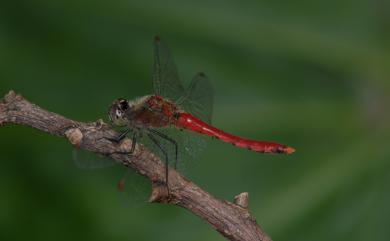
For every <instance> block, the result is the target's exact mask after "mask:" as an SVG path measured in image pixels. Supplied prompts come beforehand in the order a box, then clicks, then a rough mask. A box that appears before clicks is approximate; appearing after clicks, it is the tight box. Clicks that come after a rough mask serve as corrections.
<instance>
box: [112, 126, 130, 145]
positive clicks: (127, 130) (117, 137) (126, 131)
mask: <svg viewBox="0 0 390 241" xmlns="http://www.w3.org/2000/svg"><path fill="white" fill-rule="evenodd" d="M130 131H132V129H130V128H129V129H126V130H125V131H123V132H122V133H121V134H119V135H118V136H116V137H114V138H107V139H108V140H110V141H113V142H116V143H119V142H120V141H121V140H123V139H125V137H126V136H127V134H129V132H130ZM133 136H134V135H133Z"/></svg>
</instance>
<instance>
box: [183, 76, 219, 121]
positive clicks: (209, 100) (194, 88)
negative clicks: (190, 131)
mask: <svg viewBox="0 0 390 241" xmlns="http://www.w3.org/2000/svg"><path fill="white" fill-rule="evenodd" d="M213 102H214V91H213V87H212V86H211V83H210V81H209V79H208V78H207V76H206V75H205V74H204V73H198V74H197V75H195V77H194V78H193V79H192V82H191V84H190V85H189V87H188V89H187V90H186V92H185V95H184V96H183V97H182V98H181V99H180V100H178V105H180V106H181V107H183V109H184V110H185V111H187V112H189V113H191V114H193V115H194V116H195V117H197V118H199V119H201V120H202V121H204V122H206V123H208V124H211V118H212V113H213Z"/></svg>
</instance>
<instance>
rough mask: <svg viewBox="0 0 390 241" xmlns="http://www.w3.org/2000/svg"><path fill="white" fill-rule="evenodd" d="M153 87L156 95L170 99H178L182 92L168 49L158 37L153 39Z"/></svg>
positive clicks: (182, 88)
mask: <svg viewBox="0 0 390 241" xmlns="http://www.w3.org/2000/svg"><path fill="white" fill-rule="evenodd" d="M153 87H154V92H155V94H156V95H159V96H162V97H166V98H168V99H170V100H171V101H176V100H178V99H179V97H181V96H182V95H183V93H184V87H183V85H182V84H181V81H180V79H179V75H178V73H177V69H176V65H175V62H174V61H173V57H172V55H171V53H170V50H169V48H168V47H167V46H166V45H165V44H164V43H163V42H162V41H161V40H160V38H159V37H155V39H154V73H153Z"/></svg>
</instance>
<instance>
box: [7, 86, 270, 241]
mask: <svg viewBox="0 0 390 241" xmlns="http://www.w3.org/2000/svg"><path fill="white" fill-rule="evenodd" d="M5 124H19V125H26V126H30V127H33V128H35V129H38V130H41V131H44V132H47V133H49V134H51V135H56V136H60V137H65V138H67V139H68V140H69V141H70V142H71V143H72V144H73V145H74V146H75V147H76V148H82V149H86V150H88V151H92V152H95V153H98V154H101V155H106V156H108V157H110V158H112V159H114V160H115V161H117V162H119V163H121V164H123V165H124V166H126V167H130V168H133V169H134V170H136V171H137V172H138V173H140V174H141V175H144V176H146V177H147V178H148V179H150V180H151V182H152V189H153V190H152V194H151V197H150V199H149V201H150V202H159V203H169V204H174V205H178V206H180V207H183V208H185V209H187V210H189V211H191V212H192V213H194V214H195V215H197V216H199V217H200V218H201V219H202V220H204V221H205V222H207V223H208V224H210V225H211V226H212V227H213V228H214V229H216V230H217V231H218V232H219V233H221V234H222V235H223V236H225V237H226V238H228V239H230V240H246V241H247V240H262V241H270V240H271V238H270V237H268V236H267V234H266V233H265V232H264V231H263V230H262V229H261V228H260V227H259V226H258V225H257V223H256V220H255V219H254V218H253V217H252V216H251V214H250V213H249V211H248V209H247V207H248V194H247V193H243V194H239V195H237V196H236V200H235V203H234V204H233V203H231V202H228V201H221V200H218V199H216V198H214V197H213V196H212V195H210V194H209V193H207V192H205V191H204V190H202V189H201V188H200V187H198V186H196V185H195V184H194V183H192V182H191V181H189V180H188V179H186V178H185V177H183V176H182V175H180V174H179V173H178V172H177V171H175V170H174V169H169V190H170V193H169V195H168V193H167V189H166V188H165V186H164V180H165V172H164V164H163V163H162V162H161V161H160V159H159V158H158V157H157V156H155V155H154V154H153V153H151V152H150V151H149V150H147V149H146V148H145V147H143V146H142V145H136V148H135V152H134V154H132V155H129V154H121V153H124V152H126V151H128V150H130V148H131V140H130V139H125V140H124V141H122V142H121V144H116V143H113V142H111V141H109V140H108V139H107V138H113V137H115V136H117V135H118V133H117V132H116V131H114V130H112V129H111V128H110V126H108V125H107V124H105V123H104V122H103V121H102V120H98V121H96V122H91V123H82V122H77V121H73V120H70V119H67V118H65V117H63V116H60V115H58V114H55V113H52V112H49V111H46V110H44V109H42V108H40V107H38V106H36V105H34V104H32V103H30V102H29V101H27V100H26V99H24V98H23V97H22V96H21V95H17V94H16V93H15V92H13V91H10V92H9V93H8V94H7V95H6V96H5V97H4V98H3V99H2V100H1V101H0V126H1V125H5Z"/></svg>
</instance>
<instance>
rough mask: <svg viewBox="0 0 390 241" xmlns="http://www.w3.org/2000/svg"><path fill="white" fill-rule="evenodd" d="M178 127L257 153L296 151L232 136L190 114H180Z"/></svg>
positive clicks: (271, 143)
mask: <svg viewBox="0 0 390 241" xmlns="http://www.w3.org/2000/svg"><path fill="white" fill-rule="evenodd" d="M176 126H177V127H178V128H183V129H187V130H191V131H194V132H198V133H200V134H204V135H207V136H211V137H215V138H217V139H220V140H222V141H224V142H228V143H231V144H233V145H235V146H237V147H240V148H245V149H248V150H252V151H256V152H261V153H284V154H291V153H293V152H294V151H295V149H294V148H292V147H289V146H285V145H282V144H278V143H274V142H267V141H255V140H249V139H245V138H242V137H238V136H234V135H231V134H229V133H226V132H224V131H222V130H220V129H217V128H215V127H213V126H211V125H209V124H207V123H205V122H203V121H201V120H199V119H198V118H196V117H194V116H193V115H191V114H189V113H180V114H179V118H178V120H177V122H176Z"/></svg>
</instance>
